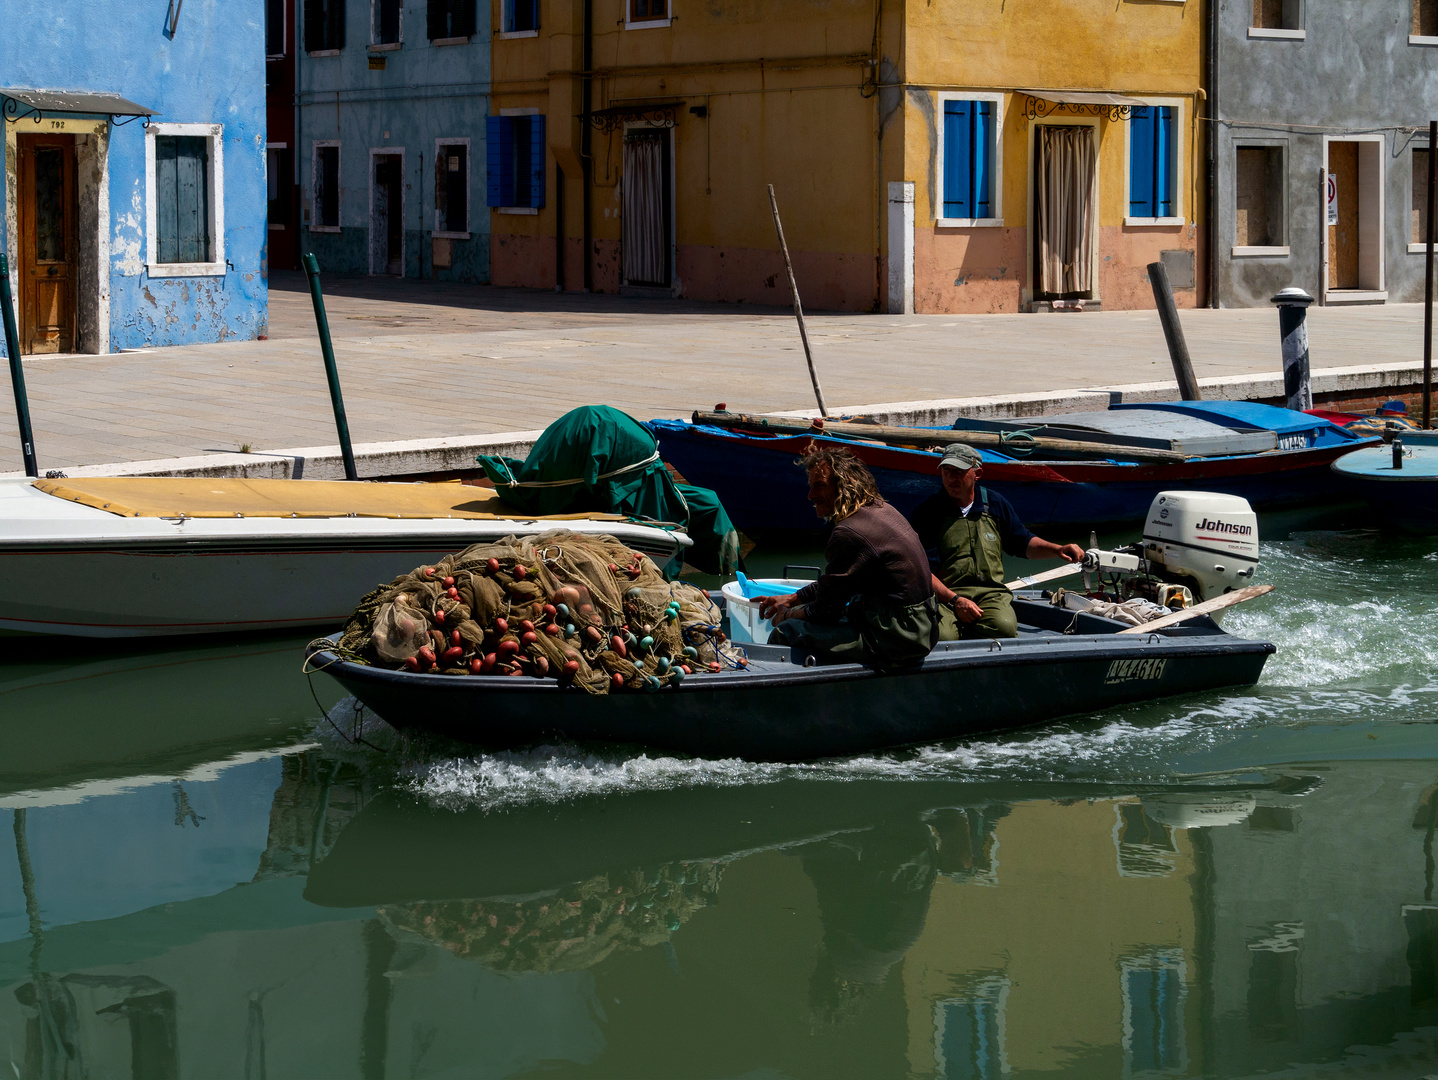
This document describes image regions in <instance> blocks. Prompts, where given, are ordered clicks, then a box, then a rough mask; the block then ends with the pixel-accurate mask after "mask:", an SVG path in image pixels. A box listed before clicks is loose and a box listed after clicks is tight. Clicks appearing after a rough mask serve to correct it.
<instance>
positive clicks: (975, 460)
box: [939, 442, 983, 471]
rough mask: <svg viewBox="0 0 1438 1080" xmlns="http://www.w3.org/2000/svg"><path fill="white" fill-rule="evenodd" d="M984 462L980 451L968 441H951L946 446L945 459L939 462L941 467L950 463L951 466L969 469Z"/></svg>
mask: <svg viewBox="0 0 1438 1080" xmlns="http://www.w3.org/2000/svg"><path fill="white" fill-rule="evenodd" d="M982 464H983V459H982V458H981V457H979V452H978V451H977V450H975V449H974V448H973V447H972V446H970V445H969V444H968V443H961V442H955V443H949V445H948V446H946V447H944V457H943V460H942V461H940V462H939V468H941V469H942V468H943V467H944V466H945V465H948V466H949V467H950V468H954V469H962V470H965V471H967V470H969V469H972V468H974V467H976V466H978V465H982Z"/></svg>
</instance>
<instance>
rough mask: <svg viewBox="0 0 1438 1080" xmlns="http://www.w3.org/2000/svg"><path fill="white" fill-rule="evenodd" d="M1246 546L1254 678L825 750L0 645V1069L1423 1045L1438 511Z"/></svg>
mask: <svg viewBox="0 0 1438 1080" xmlns="http://www.w3.org/2000/svg"><path fill="white" fill-rule="evenodd" d="M758 555H759V556H760V558H761V559H762V557H763V553H762V552H760V553H758ZM1262 557H1263V565H1262V567H1261V569H1260V580H1268V581H1271V582H1274V583H1276V584H1277V585H1278V586H1279V590H1278V591H1277V592H1275V593H1274V594H1272V595H1271V596H1269V597H1267V598H1264V599H1261V600H1258V601H1255V602H1253V603H1250V604H1248V605H1246V606H1243V607H1240V608H1237V609H1235V610H1234V611H1232V612H1231V613H1230V614H1229V615H1228V617H1227V625H1228V626H1229V628H1230V629H1232V630H1235V631H1237V632H1239V633H1241V634H1245V635H1251V636H1260V637H1266V638H1268V639H1269V640H1272V641H1274V642H1275V643H1277V645H1278V646H1279V652H1278V654H1277V655H1276V656H1275V657H1273V658H1272V660H1271V661H1270V662H1269V665H1268V667H1267V669H1266V671H1265V673H1264V676H1263V679H1262V681H1261V683H1260V684H1259V685H1258V686H1257V687H1255V688H1252V689H1246V690H1241V691H1233V692H1222V693H1213V694H1207V695H1203V696H1200V697H1191V698H1186V699H1181V700H1172V701H1163V702H1155V703H1152V704H1147V705H1141V706H1135V707H1132V708H1127V709H1122V710H1118V711H1114V712H1110V713H1105V714H1103V715H1097V716H1083V717H1076V718H1073V719H1070V720H1068V721H1065V722H1061V723H1055V724H1050V725H1047V726H1045V727H1043V728H1039V729H1036V730H1032V731H1026V732H1024V733H1022V734H1018V735H1008V736H1003V737H993V738H984V739H976V740H969V741H965V742H962V743H955V744H949V745H942V746H932V747H926V748H923V749H918V750H912V751H907V752H903V753H892V754H882V755H875V756H871V757H864V758H859V759H848V760H842V761H832V762H823V763H817V764H812V765H805V766H776V765H751V764H745V763H742V762H738V761H691V760H678V759H673V758H665V757H661V756H653V755H649V756H646V755H626V754H622V753H615V752H609V753H599V752H591V751H588V750H585V749H582V748H577V747H564V746H561V747H544V748H539V749H535V750H532V751H528V752H524V753H510V754H494V755H476V754H473V753H464V752H462V751H460V752H457V751H456V750H455V748H453V747H445V746H436V745H432V744H431V745H421V744H417V743H409V742H403V741H401V740H399V739H397V738H396V737H394V736H393V734H392V733H390V732H389V731H388V729H386V728H385V727H384V725H383V724H382V723H379V722H378V721H376V720H374V719H373V718H370V717H366V716H364V715H363V713H362V712H359V711H358V710H356V708H355V707H354V704H353V702H352V701H345V700H342V695H341V693H340V692H339V690H338V688H337V687H336V686H335V684H333V683H332V682H330V681H328V680H327V679H326V678H325V677H324V676H323V675H317V676H314V678H313V693H312V690H311V685H310V681H309V680H307V679H306V677H305V676H304V675H302V674H301V673H300V670H299V669H300V648H301V646H302V645H303V641H302V640H298V639H287V638H270V639H264V640H260V641H246V642H240V643H237V642H233V641H230V642H214V643H208V644H205V645H202V646H201V647H198V648H194V649H185V650H180V649H175V648H173V647H167V648H162V649H159V650H156V649H153V648H148V649H121V650H113V649H112V650H100V649H97V648H95V647H93V646H87V645H73V644H66V645H61V646H58V647H57V646H54V645H46V646H40V647H31V648H30V649H29V650H28V651H27V650H25V649H21V650H20V651H18V652H17V651H15V647H14V646H13V644H12V645H11V651H10V653H9V655H8V657H7V659H6V660H4V661H3V663H0V821H3V822H4V823H5V824H6V826H7V827H8V828H7V830H6V831H5V832H4V833H0V838H3V839H0V1074H3V1075H11V1074H13V1075H14V1076H15V1077H17V1078H28V1077H37V1078H38V1077H67V1078H68V1077H82V1076H88V1077H109V1076H117V1077H128V1076H134V1077H146V1078H164V1077H181V1076H183V1077H244V1078H259V1077H266V1078H281V1077H362V1078H378V1077H395V1078H398V1077H406V1078H407V1077H512V1076H546V1077H550V1076H561V1077H562V1076H575V1077H705V1078H708V1077H716V1078H718V1077H736V1078H737V1077H743V1078H754V1080H759V1078H763V1080H779V1078H784V1077H792V1078H800V1077H804V1078H809V1077H812V1078H831V1077H861V1078H886V1077H942V1078H965V1080H968V1078H999V1077H1026V1076H1031V1077H1037V1076H1040V1075H1041V1076H1043V1077H1052V1078H1067V1077H1094V1078H1115V1077H1177V1076H1214V1077H1228V1076H1235V1077H1237V1076H1251V1075H1255V1074H1259V1073H1263V1074H1268V1075H1272V1076H1283V1077H1298V1076H1303V1077H1308V1076H1324V1077H1328V1076H1339V1077H1350V1076H1351V1077H1359V1076H1362V1077H1420V1076H1426V1075H1429V1074H1431V1073H1434V1072H1438V897H1435V880H1434V879H1435V855H1434V839H1435V826H1438V677H1435V674H1434V672H1435V666H1438V664H1435V662H1438V542H1434V541H1431V540H1430V541H1416V540H1392V539H1381V538H1378V537H1376V536H1375V535H1373V534H1371V533H1362V532H1347V533H1339V532H1322V531H1311V532H1294V533H1291V534H1289V535H1287V537H1286V538H1284V539H1281V540H1277V541H1268V542H1265V543H1264V544H1263V547H1262ZM769 559H770V561H771V562H775V563H777V562H778V561H780V560H781V559H782V560H783V561H805V562H812V561H815V559H814V556H813V554H812V553H809V555H808V557H807V558H802V557H797V556H784V555H782V553H781V554H778V555H771V556H770V557H769ZM761 569H765V567H761ZM314 695H317V697H318V702H317V700H316V697H315V696H314ZM894 707H895V708H901V707H902V702H898V701H896V702H895V703H894ZM354 733H358V734H359V735H360V736H361V738H362V739H363V742H358V743H351V742H349V741H347V739H346V738H344V737H342V735H343V736H349V735H351V734H354Z"/></svg>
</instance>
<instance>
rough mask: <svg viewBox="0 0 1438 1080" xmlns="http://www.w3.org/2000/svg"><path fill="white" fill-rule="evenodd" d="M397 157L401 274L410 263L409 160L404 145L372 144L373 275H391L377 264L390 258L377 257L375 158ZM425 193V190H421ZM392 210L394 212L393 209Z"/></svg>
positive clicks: (369, 220) (369, 214)
mask: <svg viewBox="0 0 1438 1080" xmlns="http://www.w3.org/2000/svg"><path fill="white" fill-rule="evenodd" d="M377 157H397V158H399V176H400V189H399V266H400V271H399V276H400V277H404V276H405V268H406V267H407V266H408V265H409V237H408V236H407V235H406V233H405V228H404V223H405V222H406V221H407V220H408V218H407V217H406V216H405V211H406V210H408V209H409V184H407V183H405V177H407V176H408V175H409V171H408V169H409V160H408V155H407V154H406V153H405V148H404V147H403V146H371V147H370V148H369V207H368V210H367V224H368V226H369V256H368V259H367V260H366V261H367V264H368V266H369V274H370V276H371V277H389V276H391V275H390V274H388V273H387V272H386V271H385V270H376V269H375V265H376V264H377V263H380V264H381V265H384V266H388V264H389V259H388V258H387V257H386V258H385V259H384V260H383V261H382V262H381V260H379V259H378V258H376V254H377V252H378V245H379V244H380V242H381V241H380V238H379V237H378V236H377V235H376V230H375V214H374V170H375V160H374V159H375V158H377ZM421 194H423V192H421ZM391 212H393V211H392V210H391Z"/></svg>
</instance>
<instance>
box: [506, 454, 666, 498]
mask: <svg viewBox="0 0 1438 1080" xmlns="http://www.w3.org/2000/svg"><path fill="white" fill-rule="evenodd" d="M658 460H659V451H658V450H655V451H654V453H652V454H650V455H649V456H648V457H647V458H645V459H644V460H643V461H636V462H634V463H633V464H631V465H623V466H621V467H620V468H618V469H613V470H611V471H609V472H607V473H600V474H599V475H598V476H596V477H595V478H594V479H595V480H608V479H610V478H611V477H615V476H623V475H624V474H625V473H631V472H638V471H639V470H640V469H644V468H647V467H648V466H650V465H653V464H654V463H655V462H656V461H658ZM500 464H501V465H502V466H503V468H504V475H505V476H507V477H509V481H508V482H507V483H506V484H505V485H504V486H505V487H516V488H557V487H572V486H574V485H575V484H586V483H589V481H588V480H585V479H583V478H581V479H578V480H516V479H515V478H514V473H513V472H511V471H510V469H509V464H508V463H507V462H505V461H503V460H500ZM680 498H681V499H682V498H683V496H680Z"/></svg>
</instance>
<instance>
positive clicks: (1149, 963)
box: [1118, 948, 1188, 1080]
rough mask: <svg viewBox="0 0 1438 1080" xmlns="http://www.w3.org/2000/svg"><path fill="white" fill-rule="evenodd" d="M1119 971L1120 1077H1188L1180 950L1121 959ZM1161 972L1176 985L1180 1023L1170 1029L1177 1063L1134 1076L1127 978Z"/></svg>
mask: <svg viewBox="0 0 1438 1080" xmlns="http://www.w3.org/2000/svg"><path fill="white" fill-rule="evenodd" d="M1118 970H1119V979H1118V984H1119V993H1120V994H1121V996H1122V998H1123V1077H1124V1080H1129V1078H1130V1077H1135V1076H1143V1077H1146V1078H1150V1077H1160V1076H1174V1077H1177V1076H1185V1075H1187V1073H1188V1030H1187V1028H1186V1026H1185V1024H1184V1023H1183V1022H1182V1021H1185V1020H1187V1008H1188V963H1187V961H1186V959H1185V958H1184V954H1183V950H1182V949H1181V948H1179V949H1154V950H1153V951H1152V952H1149V953H1146V954H1143V955H1139V956H1121V957H1119V962H1118ZM1153 970H1165V971H1172V972H1174V973H1175V974H1176V975H1177V977H1178V978H1177V981H1178V1010H1177V1012H1178V1016H1179V1019H1180V1021H1181V1022H1180V1023H1179V1024H1178V1026H1177V1027H1176V1028H1175V1029H1174V1030H1175V1031H1177V1032H1178V1043H1179V1063H1178V1064H1177V1065H1175V1066H1174V1067H1173V1068H1172V1069H1163V1070H1159V1071H1150V1070H1144V1071H1143V1072H1142V1073H1135V1072H1134V1070H1133V1066H1132V1062H1133V1039H1134V1030H1133V1002H1132V1001H1131V1000H1130V998H1129V992H1128V975H1129V973H1130V972H1135V971H1153Z"/></svg>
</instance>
